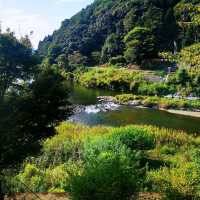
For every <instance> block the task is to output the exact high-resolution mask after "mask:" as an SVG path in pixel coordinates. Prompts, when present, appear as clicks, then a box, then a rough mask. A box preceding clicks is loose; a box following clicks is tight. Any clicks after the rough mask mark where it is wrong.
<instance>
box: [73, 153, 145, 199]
mask: <svg viewBox="0 0 200 200" xmlns="http://www.w3.org/2000/svg"><path fill="white" fill-rule="evenodd" d="M141 177H142V174H141V170H140V169H139V165H138V163H137V160H135V161H134V155H133V154H132V153H131V154H130V152H128V151H125V150H123V149H122V150H121V151H120V153H119V154H118V153H114V152H109V151H108V152H102V153H100V155H99V156H95V157H92V158H91V159H90V160H89V161H88V162H87V163H86V165H85V167H84V169H83V172H82V173H81V174H74V175H73V176H72V177H71V180H70V182H71V195H72V199H73V200H90V199H91V200H94V199H95V200H102V199H104V200H113V199H115V200H126V199H130V197H131V196H132V195H133V194H134V192H136V191H137V190H138V189H139V186H140V182H141V180H142V178H141Z"/></svg>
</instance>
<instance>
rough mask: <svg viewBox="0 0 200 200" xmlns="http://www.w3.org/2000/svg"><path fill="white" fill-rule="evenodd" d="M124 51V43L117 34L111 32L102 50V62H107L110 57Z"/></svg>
mask: <svg viewBox="0 0 200 200" xmlns="http://www.w3.org/2000/svg"><path fill="white" fill-rule="evenodd" d="M122 51H123V43H122V42H121V40H120V38H119V37H118V36H117V35H116V34H111V35H110V36H108V38H107V39H106V41H105V44H104V46H103V48H102V52H101V62H102V63H106V62H108V61H109V59H110V58H112V57H115V56H117V55H120V54H121V53H122Z"/></svg>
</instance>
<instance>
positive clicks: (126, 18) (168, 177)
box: [0, 0, 200, 200]
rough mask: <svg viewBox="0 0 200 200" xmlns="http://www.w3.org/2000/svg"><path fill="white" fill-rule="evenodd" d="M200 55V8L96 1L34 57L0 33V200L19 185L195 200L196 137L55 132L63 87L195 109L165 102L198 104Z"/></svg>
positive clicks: (89, 194)
mask: <svg viewBox="0 0 200 200" xmlns="http://www.w3.org/2000/svg"><path fill="white" fill-rule="evenodd" d="M199 47H200V3H199V0H191V1H189V0H95V1H94V3H93V4H91V5H90V6H88V7H87V8H86V9H83V10H82V11H81V12H79V13H78V14H76V15H75V16H73V17H72V18H71V19H67V20H64V21H63V22H62V25H61V28H60V29H59V30H57V31H55V32H54V33H53V35H52V36H48V37H46V38H45V39H44V41H42V42H40V44H39V48H38V49H37V50H36V51H34V50H33V48H32V45H31V42H30V40H29V38H28V36H24V37H21V38H20V39H17V38H16V37H15V34H14V33H13V32H11V31H10V29H7V31H6V32H5V33H3V32H2V31H1V29H0V143H1V145H0V152H1V155H0V199H1V200H2V199H4V196H5V194H7V195H8V194H10V193H15V192H27V188H24V184H25V185H27V186H28V188H29V189H31V190H32V191H33V192H68V193H69V194H70V195H71V198H72V199H73V200H90V199H91V200H94V199H96V200H102V199H105V200H113V199H116V200H123V199H124V200H127V199H131V198H133V199H134V198H136V197H137V194H138V192H145V191H154V192H157V193H159V194H161V196H162V195H163V198H167V199H172V200H173V199H174V200H177V199H188V200H193V199H200V189H199V188H200V182H199V176H200V161H199V155H200V152H199V147H200V146H199V145H200V138H199V137H198V136H196V135H195V134H193V135H189V134H187V133H185V132H182V131H174V130H168V129H159V128H156V127H150V126H136V125H135V126H127V127H120V128H111V127H101V126H98V127H86V126H83V125H79V124H71V123H61V122H62V121H63V120H66V118H67V117H68V116H69V115H70V114H71V113H72V106H71V105H70V104H69V102H68V98H69V97H70V92H69V91H68V87H67V79H71V78H73V80H74V81H76V82H78V83H79V84H81V85H84V86H86V87H97V88H106V89H110V90H116V91H119V93H122V92H124V93H130V94H123V95H120V96H116V97H115V98H116V100H117V101H119V102H123V103H124V102H127V101H129V100H139V101H140V102H141V103H142V104H144V105H147V106H155V105H159V107H164V108H177V107H178V108H185V109H195V110H196V109H197V110H199V104H200V103H199V100H184V99H180V100H175V99H166V98H165V96H166V95H169V94H170V95H175V94H178V95H179V96H181V97H188V96H191V95H192V96H195V97H199V96H200V68H199V67H200V63H199V60H200V59H199V58H200V51H199V49H200V48H199ZM94 66H101V67H94ZM168 67H171V69H172V70H173V71H174V72H171V73H169V74H168V73H167V71H168ZM50 86H51V87H50Z"/></svg>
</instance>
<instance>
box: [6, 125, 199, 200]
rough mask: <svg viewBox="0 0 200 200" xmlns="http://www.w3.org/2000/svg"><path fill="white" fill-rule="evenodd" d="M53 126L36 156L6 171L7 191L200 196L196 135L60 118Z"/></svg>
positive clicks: (78, 195) (76, 196)
mask: <svg viewBox="0 0 200 200" xmlns="http://www.w3.org/2000/svg"><path fill="white" fill-rule="evenodd" d="M56 131H57V134H56V135H55V136H53V137H51V138H48V139H46V140H44V141H43V142H42V151H41V153H40V154H39V155H37V156H36V157H31V159H26V161H25V162H24V163H22V167H21V168H20V169H21V170H20V171H19V172H17V174H15V175H12V176H10V174H9V175H8V176H7V178H6V181H7V182H6V186H7V188H8V191H7V193H15V192H16V191H18V192H24V185H27V186H28V187H29V190H30V191H32V192H34V193H38V192H47V193H57V192H59V193H61V194H64V193H68V194H69V196H70V197H71V198H72V199H81V197H82V196H84V195H85V196H87V197H88V198H87V199H92V200H93V199H105V198H104V197H105V196H106V197H108V198H107V199H131V196H134V195H135V194H136V193H137V192H141V194H142V197H144V194H145V193H146V194H147V195H146V197H150V196H151V194H155V195H153V197H155V198H156V199H159V198H157V195H156V193H157V192H159V193H161V194H163V195H165V196H166V198H168V199H172V198H170V197H171V195H173V196H175V197H177V199H198V198H199V192H198V186H199V182H198V177H199V175H200V172H199V156H198V155H199V151H198V149H199V145H200V138H199V137H198V136H196V135H192V134H187V133H186V132H183V131H177V130H172V129H165V128H158V127H155V126H146V125H145V126H142V125H131V126H125V127H120V128H116V127H115V128H114V127H106V126H93V127H89V126H84V125H81V124H74V123H61V124H60V125H59V126H58V127H56ZM147 166H148V167H147ZM174 180H176V181H174ZM20 183H24V184H20ZM91 183H93V184H92V191H91ZM191 183H192V184H191ZM10 184H11V185H12V187H11V185H10ZM180 184H182V187H180ZM12 189H13V190H14V191H12ZM25 189H27V188H25ZM110 191H115V192H113V193H112V192H110ZM144 191H145V193H144ZM91 194H92V196H91ZM44 197H47V196H46V195H45V196H44ZM90 197H91V198H90ZM134 197H136V196H134ZM189 197H192V198H189ZM55 198H56V197H55ZM44 199H45V198H44ZM56 199H57V198H56ZM134 199H136V198H134ZM141 199H142V200H143V199H147V198H141ZM152 199H153V198H152ZM63 200H64V199H63ZM66 200H67V199H66Z"/></svg>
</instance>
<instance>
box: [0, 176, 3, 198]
mask: <svg viewBox="0 0 200 200" xmlns="http://www.w3.org/2000/svg"><path fill="white" fill-rule="evenodd" d="M0 200H4V192H3V182H2V179H1V177H0Z"/></svg>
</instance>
